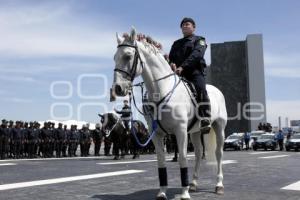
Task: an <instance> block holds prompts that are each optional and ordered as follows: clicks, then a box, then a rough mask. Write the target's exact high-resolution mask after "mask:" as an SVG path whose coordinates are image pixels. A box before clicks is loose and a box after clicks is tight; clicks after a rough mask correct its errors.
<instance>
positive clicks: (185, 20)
mask: <svg viewBox="0 0 300 200" xmlns="http://www.w3.org/2000/svg"><path fill="white" fill-rule="evenodd" d="M186 22H191V23H192V24H193V26H194V27H196V23H195V21H194V20H193V19H192V18H190V17H185V18H183V19H182V21H181V23H180V27H182V24H184V23H186Z"/></svg>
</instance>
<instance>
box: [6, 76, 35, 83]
mask: <svg viewBox="0 0 300 200" xmlns="http://www.w3.org/2000/svg"><path fill="white" fill-rule="evenodd" d="M0 80H2V81H13V82H15V81H18V82H37V80H35V79H34V78H32V77H24V76H2V75H1V76H0Z"/></svg>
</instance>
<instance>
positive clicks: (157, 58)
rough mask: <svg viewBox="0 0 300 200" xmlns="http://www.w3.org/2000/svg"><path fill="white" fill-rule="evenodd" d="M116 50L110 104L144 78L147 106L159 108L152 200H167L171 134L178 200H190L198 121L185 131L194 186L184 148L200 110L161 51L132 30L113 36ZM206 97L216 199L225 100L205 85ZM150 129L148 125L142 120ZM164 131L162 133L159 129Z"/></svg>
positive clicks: (198, 142) (195, 176) (220, 174)
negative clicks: (191, 151)
mask: <svg viewBox="0 0 300 200" xmlns="http://www.w3.org/2000/svg"><path fill="white" fill-rule="evenodd" d="M117 42H118V49H117V52H116V53H115V55H114V60H115V64H116V65H115V70H114V82H113V86H112V90H111V91H112V93H111V98H112V99H115V96H125V95H127V94H128V92H129V90H130V89H131V87H132V81H133V80H134V78H135V77H137V76H140V75H141V76H142V78H143V80H144V83H145V87H146V89H147V91H148V101H149V102H152V103H154V105H157V104H158V102H160V101H162V102H160V104H159V105H158V107H159V108H157V109H156V112H158V113H157V114H158V118H160V119H159V122H160V126H159V128H158V129H157V132H156V134H155V135H154V137H153V139H152V141H153V143H154V145H155V151H156V154H157V160H158V175H159V182H160V191H159V192H158V194H157V196H156V199H158V200H161V199H163V200H165V199H167V195H166V192H167V186H168V181H167V170H166V164H165V163H166V160H165V153H164V141H163V138H164V136H165V131H167V132H168V133H170V134H175V136H176V139H177V144H178V151H179V165H180V172H181V184H182V193H181V195H180V198H181V199H190V195H189V189H190V190H191V191H196V187H197V185H198V184H197V179H198V177H199V168H200V160H201V151H202V150H201V147H202V146H201V145H202V144H201V139H200V138H201V137H200V136H201V130H200V123H199V120H198V121H197V123H195V125H194V126H193V128H192V129H191V130H190V131H189V133H190V136H191V141H192V143H193V146H194V150H195V167H194V172H193V179H192V182H191V183H189V182H188V164H187V144H188V133H187V130H188V126H189V125H190V123H191V122H192V121H193V116H195V114H197V111H196V110H198V109H197V108H196V106H195V102H194V101H193V100H192V98H191V97H190V95H189V92H190V91H189V89H187V88H186V86H185V84H184V83H183V82H182V81H180V79H179V77H178V76H177V75H175V74H174V73H173V71H172V70H171V68H170V66H169V64H168V62H167V61H166V60H165V58H164V57H163V55H162V54H161V53H160V51H159V49H158V48H156V46H155V45H153V44H151V43H149V42H147V41H146V40H145V39H142V40H140V39H139V40H137V34H136V31H135V29H134V28H132V30H131V33H130V35H127V37H120V36H119V35H118V34H117ZM207 91H208V95H209V97H210V100H211V122H212V124H211V126H212V129H211V131H210V133H209V134H207V135H205V141H206V148H207V149H206V151H207V158H214V160H216V164H217V184H216V188H215V189H216V190H215V191H216V193H217V194H223V192H224V186H223V172H222V156H223V142H224V129H225V126H226V123H227V112H226V107H225V100H224V96H223V94H222V93H221V92H220V91H219V90H218V89H217V88H215V87H214V86H211V85H207ZM161 105H163V106H161ZM146 120H147V122H148V125H149V128H150V129H151V128H152V126H151V124H152V121H151V119H150V118H149V117H147V118H146ZM162 127H163V128H162Z"/></svg>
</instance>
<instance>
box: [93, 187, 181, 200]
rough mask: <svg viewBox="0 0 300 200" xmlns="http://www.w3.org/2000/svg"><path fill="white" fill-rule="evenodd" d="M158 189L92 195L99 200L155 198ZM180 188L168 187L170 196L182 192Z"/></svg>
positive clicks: (145, 199)
mask: <svg viewBox="0 0 300 200" xmlns="http://www.w3.org/2000/svg"><path fill="white" fill-rule="evenodd" d="M158 191H159V190H158V189H150V190H141V191H136V192H133V193H130V194H125V195H118V194H96V195H94V196H92V198H93V199H99V200H124V199H125V200H141V199H142V200H153V199H155V195H156V194H157V192H158ZM180 192H181V189H180V188H169V189H168V192H167V194H168V198H169V199H174V198H175V195H176V194H177V195H178V194H180Z"/></svg>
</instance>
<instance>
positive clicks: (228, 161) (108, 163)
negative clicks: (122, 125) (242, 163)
mask: <svg viewBox="0 0 300 200" xmlns="http://www.w3.org/2000/svg"><path fill="white" fill-rule="evenodd" d="M171 160H172V159H166V161H171ZM156 161H157V160H138V161H121V162H105V163H96V164H97V165H122V164H133V163H147V162H156ZM233 163H237V161H236V160H223V162H222V164H223V165H226V164H233ZM207 164H208V165H213V164H216V162H208V163H207Z"/></svg>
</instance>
